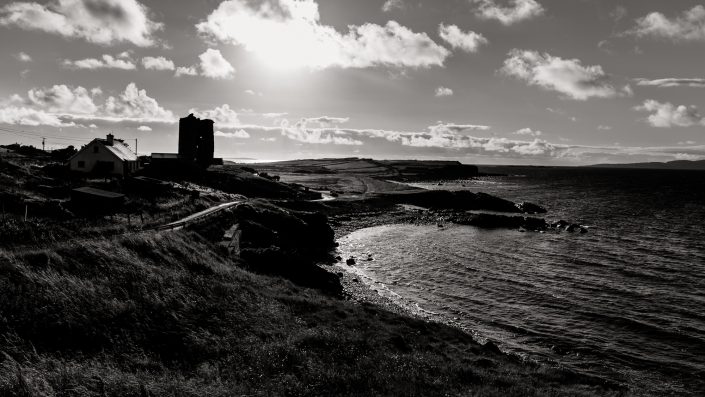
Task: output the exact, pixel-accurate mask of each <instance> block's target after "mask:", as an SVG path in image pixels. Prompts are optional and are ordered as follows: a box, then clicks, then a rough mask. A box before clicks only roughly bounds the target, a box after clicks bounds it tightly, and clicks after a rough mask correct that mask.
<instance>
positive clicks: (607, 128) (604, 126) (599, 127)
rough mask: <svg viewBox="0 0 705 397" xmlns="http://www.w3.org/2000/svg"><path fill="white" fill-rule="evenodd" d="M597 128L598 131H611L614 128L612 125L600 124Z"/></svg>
mask: <svg viewBox="0 0 705 397" xmlns="http://www.w3.org/2000/svg"><path fill="white" fill-rule="evenodd" d="M597 129H598V131H610V130H612V127H611V126H609V125H598V126H597Z"/></svg>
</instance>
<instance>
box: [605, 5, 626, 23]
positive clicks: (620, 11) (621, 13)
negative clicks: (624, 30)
mask: <svg viewBox="0 0 705 397" xmlns="http://www.w3.org/2000/svg"><path fill="white" fill-rule="evenodd" d="M628 13H629V12H628V11H627V9H626V8H625V7H624V6H617V7H615V8H614V10H612V11H611V12H610V14H609V16H610V18H611V19H612V20H613V21H615V22H619V21H621V20H622V19H624V17H626V16H627V14H628Z"/></svg>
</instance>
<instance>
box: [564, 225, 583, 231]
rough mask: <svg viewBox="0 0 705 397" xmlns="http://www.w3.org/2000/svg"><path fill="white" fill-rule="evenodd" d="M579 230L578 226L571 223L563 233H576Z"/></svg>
mask: <svg viewBox="0 0 705 397" xmlns="http://www.w3.org/2000/svg"><path fill="white" fill-rule="evenodd" d="M579 230H580V225H576V224H575V223H571V224H570V225H568V226H566V228H565V231H566V232H570V233H573V232H577V231H579Z"/></svg>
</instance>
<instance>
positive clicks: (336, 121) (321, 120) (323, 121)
mask: <svg viewBox="0 0 705 397" xmlns="http://www.w3.org/2000/svg"><path fill="white" fill-rule="evenodd" d="M302 120H304V121H305V122H306V123H317V124H318V126H319V127H321V128H331V127H333V126H338V125H340V124H344V123H347V122H348V121H350V118H349V117H330V116H321V117H309V118H305V119H302Z"/></svg>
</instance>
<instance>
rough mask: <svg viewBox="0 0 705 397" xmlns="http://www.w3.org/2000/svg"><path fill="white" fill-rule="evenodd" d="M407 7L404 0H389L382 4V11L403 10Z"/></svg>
mask: <svg viewBox="0 0 705 397" xmlns="http://www.w3.org/2000/svg"><path fill="white" fill-rule="evenodd" d="M404 8H406V4H404V0H387V1H385V2H384V4H382V11H384V12H391V11H394V10H402V9H404Z"/></svg>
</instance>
